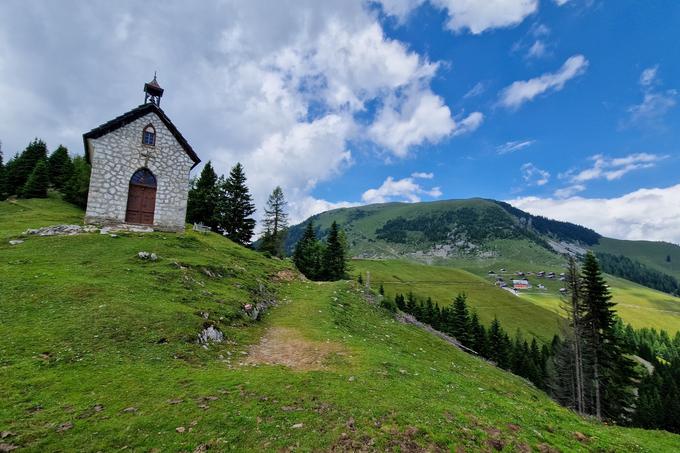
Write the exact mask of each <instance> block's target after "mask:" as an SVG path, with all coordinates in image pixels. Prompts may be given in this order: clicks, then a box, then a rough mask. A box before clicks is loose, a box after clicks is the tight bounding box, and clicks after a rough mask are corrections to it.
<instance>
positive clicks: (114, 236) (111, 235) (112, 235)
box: [109, 234, 118, 238]
mask: <svg viewBox="0 0 680 453" xmlns="http://www.w3.org/2000/svg"><path fill="white" fill-rule="evenodd" d="M109 236H110V237H112V238H117V237H118V235H117V234H109Z"/></svg>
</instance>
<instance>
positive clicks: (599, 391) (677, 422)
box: [379, 253, 680, 432]
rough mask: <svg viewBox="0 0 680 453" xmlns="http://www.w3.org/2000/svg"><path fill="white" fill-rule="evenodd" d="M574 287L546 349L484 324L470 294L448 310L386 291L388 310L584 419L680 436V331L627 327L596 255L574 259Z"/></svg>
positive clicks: (570, 275) (496, 324)
mask: <svg viewBox="0 0 680 453" xmlns="http://www.w3.org/2000/svg"><path fill="white" fill-rule="evenodd" d="M567 283H568V285H567V286H568V294H567V296H566V297H565V299H564V300H563V307H562V308H563V310H564V311H565V314H566V320H565V321H564V323H563V326H562V329H561V335H555V336H554V337H553V339H552V341H551V342H550V343H549V344H543V345H540V346H539V344H538V342H537V341H536V339H535V338H534V339H532V340H531V341H530V342H529V341H527V340H526V339H525V338H524V337H523V336H522V334H521V332H520V331H519V330H518V331H517V332H516V334H515V335H514V337H510V335H508V333H507V332H506V331H505V330H504V329H503V327H502V325H501V323H500V321H499V320H498V319H497V318H494V320H493V322H492V323H491V324H490V325H489V326H488V327H486V326H484V325H483V324H482V323H481V322H480V321H479V317H478V315H477V313H476V311H475V310H470V309H469V308H468V305H467V297H466V296H465V295H464V294H459V295H458V296H456V298H455V299H454V301H453V304H452V305H451V306H448V307H440V306H439V305H438V304H437V303H434V302H433V301H432V299H431V298H429V297H428V298H426V299H419V298H417V297H416V296H415V295H414V294H413V293H412V292H410V293H408V294H407V295H404V294H400V293H397V294H395V296H394V298H390V297H385V296H384V294H385V291H384V288H383V285H382V284H381V285H380V289H379V293H380V294H382V295H383V299H382V301H381V305H382V306H383V307H384V308H387V309H388V310H391V311H397V310H401V311H403V312H404V313H409V314H411V315H413V316H414V317H415V318H416V319H418V320H419V321H421V322H424V323H426V324H429V325H430V326H432V327H433V328H435V329H437V330H439V331H441V332H444V333H446V334H449V335H451V336H453V337H455V338H456V339H457V340H458V341H459V342H460V343H461V344H462V345H463V346H465V347H466V348H468V349H469V350H471V351H473V352H474V353H476V354H478V355H479V356H481V357H483V358H485V359H487V360H490V361H493V362H494V363H495V364H496V365H497V366H498V367H500V368H503V369H505V370H508V371H511V372H513V373H515V374H517V375H519V376H522V377H524V378H526V379H528V380H529V381H531V382H532V383H534V384H535V385H536V386H537V387H538V388H540V389H542V390H544V391H545V392H547V393H548V394H549V395H550V396H551V397H552V398H553V399H554V400H555V401H557V402H559V403H560V404H562V405H563V406H565V407H568V408H571V409H573V410H574V411H576V412H578V413H579V414H581V415H590V416H594V417H597V418H599V419H600V420H605V421H608V422H611V423H616V424H621V425H629V426H640V427H645V428H660V429H666V430H669V431H673V432H680V332H679V333H677V334H676V335H675V337H674V338H673V339H671V338H670V336H669V335H668V334H667V333H666V332H665V331H656V330H654V329H640V330H635V329H633V327H632V326H630V325H627V326H626V325H624V323H623V321H621V319H620V318H619V317H618V316H617V315H616V311H615V305H616V304H615V303H614V302H612V300H611V299H612V297H611V294H610V293H609V290H608V287H607V285H606V282H605V281H604V279H603V277H602V271H601V268H600V266H599V263H598V261H597V258H596V257H595V255H593V254H592V253H589V254H587V255H586V256H585V258H584V261H583V264H582V265H581V267H579V266H578V265H577V263H576V262H575V261H574V260H570V262H569V269H568V272H567ZM634 355H636V356H639V357H641V358H643V359H645V360H647V361H648V362H650V363H651V365H652V367H653V371H652V372H649V371H648V370H647V369H646V368H643V367H642V366H641V365H639V364H636V363H635V362H634V361H633V360H632V359H631V357H632V356H634ZM636 389H637V392H638V396H636Z"/></svg>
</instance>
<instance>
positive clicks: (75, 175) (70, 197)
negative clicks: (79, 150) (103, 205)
mask: <svg viewBox="0 0 680 453" xmlns="http://www.w3.org/2000/svg"><path fill="white" fill-rule="evenodd" d="M72 163H73V171H72V172H71V177H70V178H69V179H68V180H67V181H66V183H65V184H64V200H66V201H68V202H69V203H73V204H74V205H76V206H80V207H81V208H83V209H85V208H86V207H87V195H88V192H89V190H90V165H89V164H88V163H87V161H86V160H85V157H83V156H76V157H74V158H73V161H72Z"/></svg>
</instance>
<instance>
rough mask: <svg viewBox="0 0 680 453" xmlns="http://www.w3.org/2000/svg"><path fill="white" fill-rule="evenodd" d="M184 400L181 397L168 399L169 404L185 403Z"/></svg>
mask: <svg viewBox="0 0 680 453" xmlns="http://www.w3.org/2000/svg"><path fill="white" fill-rule="evenodd" d="M183 402H184V400H183V399H181V398H175V399H172V400H168V404H179V403H183Z"/></svg>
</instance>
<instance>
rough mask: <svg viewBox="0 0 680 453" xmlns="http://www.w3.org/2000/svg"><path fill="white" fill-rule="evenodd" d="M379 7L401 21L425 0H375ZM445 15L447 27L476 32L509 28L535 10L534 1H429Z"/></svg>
mask: <svg viewBox="0 0 680 453" xmlns="http://www.w3.org/2000/svg"><path fill="white" fill-rule="evenodd" d="M379 1H380V3H382V5H383V10H384V11H385V12H386V13H387V14H390V15H393V16H396V17H397V18H399V20H402V21H403V20H404V19H405V18H406V17H407V16H408V14H409V13H410V12H411V11H412V10H413V9H415V8H417V7H418V6H420V5H421V4H423V3H425V0H379ZM429 2H430V4H431V5H432V6H434V7H436V8H439V9H442V10H445V11H446V12H447V14H448V21H447V24H446V26H447V28H449V29H450V30H453V31H455V32H461V31H463V30H469V31H470V33H472V34H480V33H483V32H484V31H486V30H491V29H494V28H505V27H512V26H515V25H518V24H519V23H521V22H522V21H523V20H524V19H525V18H526V17H527V16H529V15H531V14H533V13H535V12H536V11H537V10H538V0H484V1H480V0H429Z"/></svg>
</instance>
